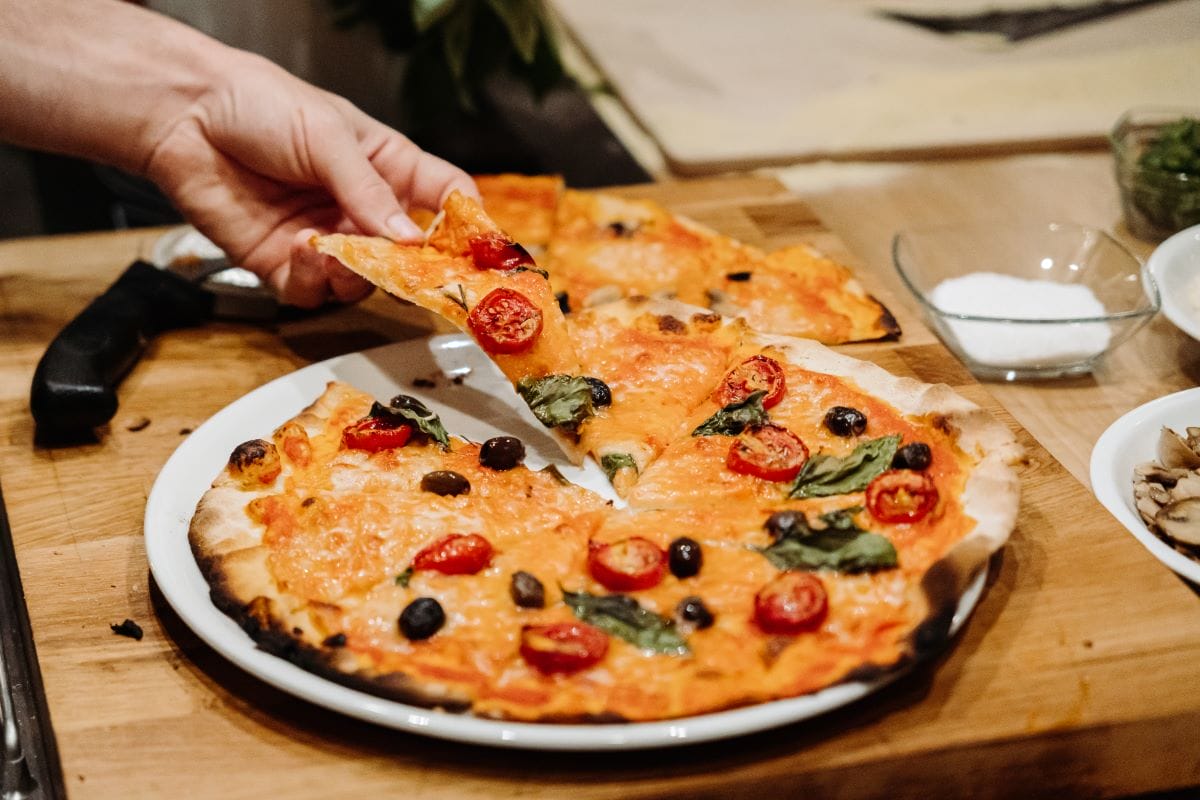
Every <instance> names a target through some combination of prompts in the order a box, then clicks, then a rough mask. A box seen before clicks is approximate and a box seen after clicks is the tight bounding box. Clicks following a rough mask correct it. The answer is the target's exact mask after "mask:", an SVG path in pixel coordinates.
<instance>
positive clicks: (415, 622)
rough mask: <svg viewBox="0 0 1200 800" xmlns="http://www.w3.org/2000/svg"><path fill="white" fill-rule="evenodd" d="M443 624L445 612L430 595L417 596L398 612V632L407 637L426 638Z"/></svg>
mask: <svg viewBox="0 0 1200 800" xmlns="http://www.w3.org/2000/svg"><path fill="white" fill-rule="evenodd" d="M445 624H446V612H445V611H443V610H442V604H441V603H439V602H438V601H437V600H434V599H433V598H432V597H418V598H417V599H416V600H413V601H412V602H411V603H409V604H408V606H407V607H406V608H405V609H404V611H402V612H401V613H400V632H401V633H403V634H404V636H405V638H408V639H428V638H429V637H430V636H433V635H434V634H435V633H437V632H438V631H439V630H441V628H442V626H443V625H445Z"/></svg>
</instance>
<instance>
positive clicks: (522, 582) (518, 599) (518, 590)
mask: <svg viewBox="0 0 1200 800" xmlns="http://www.w3.org/2000/svg"><path fill="white" fill-rule="evenodd" d="M508 593H509V594H510V595H512V599H513V602H514V603H516V604H517V605H519V606H520V607H521V608H545V607H546V590H545V588H544V587H543V586H542V582H541V581H539V580H538V579H537V578H535V577H534V576H533V575H530V574H529V573H528V572H525V571H524V570H521V571H520V572H514V573H513V576H512V581H511V582H509V584H508Z"/></svg>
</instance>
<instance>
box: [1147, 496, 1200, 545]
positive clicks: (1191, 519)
mask: <svg viewBox="0 0 1200 800" xmlns="http://www.w3.org/2000/svg"><path fill="white" fill-rule="evenodd" d="M1154 522H1155V524H1156V525H1158V528H1159V530H1161V531H1162V532H1163V533H1165V534H1166V535H1167V536H1170V537H1171V538H1172V539H1174V540H1176V541H1178V542H1183V543H1184V544H1191V545H1200V497H1188V498H1185V499H1183V500H1176V501H1175V502H1174V503H1171V504H1169V505H1166V506H1163V507H1162V509H1160V510H1159V512H1158V513H1157V514H1156V515H1155V516H1154Z"/></svg>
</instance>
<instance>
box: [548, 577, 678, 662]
mask: <svg viewBox="0 0 1200 800" xmlns="http://www.w3.org/2000/svg"><path fill="white" fill-rule="evenodd" d="M562 595H563V601H564V602H566V604H567V605H569V606H570V607H571V610H572V611H574V612H575V616H576V617H578V618H579V619H580V620H581V621H583V622H586V623H587V624H589V625H595V626H596V627H597V628H599V629H600V630H602V631H604V632H605V633H608V634H611V635H613V636H617V637H620V638H621V639H624V640H625V641H627V642H629V643H630V644H632V645H635V646H636V647H639V648H641V649H642V650H649V651H651V652H654V653H663V654H664V655H671V656H685V655H688V654H689V653H690V652H691V649H690V648H689V647H688V643H687V640H686V639H684V638H683V637H682V636H681V635H680V634H679V631H677V630H675V623H674V622H672V621H671V620H669V619H666V618H665V617H661V616H659V615H658V614H655V613H654V612H653V611H650V610H649V609H645V608H642V606H641V605H640V604H639V603H638V601H636V600H634V599H633V598H632V597H629V596H628V595H624V594H605V595H595V594H589V593H588V592H568V591H567V590H566V589H563V593H562Z"/></svg>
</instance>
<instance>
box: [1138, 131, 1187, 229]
mask: <svg viewBox="0 0 1200 800" xmlns="http://www.w3.org/2000/svg"><path fill="white" fill-rule="evenodd" d="M1137 166H1138V169H1137V171H1136V172H1135V173H1134V175H1133V176H1132V186H1131V187H1130V191H1131V194H1132V200H1133V203H1134V205H1135V206H1136V207H1137V210H1138V211H1139V212H1141V213H1142V214H1143V215H1145V217H1146V219H1147V221H1149V222H1150V223H1151V224H1152V225H1154V226H1156V227H1158V228H1161V229H1163V231H1164V232H1173V231H1177V230H1182V229H1183V228H1187V227H1190V226H1192V225H1197V224H1200V119H1194V118H1191V117H1184V118H1182V119H1179V120H1176V121H1174V122H1169V123H1167V124H1165V125H1163V126H1162V127H1160V128H1159V129H1158V130H1157V131H1156V132H1155V134H1154V137H1153V138H1151V139H1149V140H1148V141H1147V142H1146V145H1145V149H1144V150H1143V151H1142V154H1141V155H1140V156H1139V157H1138V161H1137Z"/></svg>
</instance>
